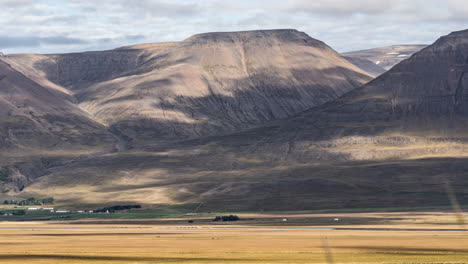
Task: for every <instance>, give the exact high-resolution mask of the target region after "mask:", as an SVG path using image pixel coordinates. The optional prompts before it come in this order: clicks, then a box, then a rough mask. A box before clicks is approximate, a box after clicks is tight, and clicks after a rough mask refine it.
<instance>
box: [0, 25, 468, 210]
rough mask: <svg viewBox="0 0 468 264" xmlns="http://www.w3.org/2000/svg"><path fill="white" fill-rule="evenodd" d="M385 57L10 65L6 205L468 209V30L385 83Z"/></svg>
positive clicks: (140, 54) (1, 92) (237, 47)
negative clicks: (33, 199)
mask: <svg viewBox="0 0 468 264" xmlns="http://www.w3.org/2000/svg"><path fill="white" fill-rule="evenodd" d="M393 49H395V47H393ZM377 51H378V50H374V53H372V54H371V55H372V56H374V57H371V56H370V55H369V54H370V53H369V52H368V51H367V53H366V52H364V53H363V52H361V53H359V52H357V53H354V54H349V53H347V54H345V55H346V57H343V56H342V55H341V54H339V53H337V52H336V51H334V50H333V49H331V48H330V47H329V46H327V45H326V44H325V43H323V42H321V41H319V40H316V39H313V38H311V37H310V36H308V35H306V34H305V33H303V32H299V31H296V30H262V31H248V32H227V33H206V34H199V35H195V36H192V37H190V38H188V39H186V40H184V41H181V42H173V43H155V44H142V45H136V46H127V47H122V48H118V49H115V50H110V51H96V52H85V53H73V54H50V55H39V54H13V55H5V56H1V57H0V166H1V167H2V174H1V175H2V177H1V179H0V180H1V181H2V188H3V194H2V195H1V196H2V197H5V199H7V198H8V197H28V196H52V197H54V198H55V199H56V200H57V201H58V202H60V203H63V204H76V203H79V204H107V203H140V204H185V203H198V204H201V205H202V206H201V207H200V210H207V211H211V210H219V209H223V210H231V211H232V210H241V211H242V210H243V211H248V210H265V211H267V210H268V211H274V210H314V209H341V208H377V207H401V206H408V207H411V206H439V205H449V203H450V202H449V200H448V198H447V193H446V192H447V190H446V186H447V185H449V186H452V188H453V189H454V191H455V193H457V197H458V198H459V199H460V201H461V202H463V201H468V193H466V191H465V190H466V186H468V177H466V175H465V174H466V173H465V172H466V170H467V169H468V163H467V157H468V155H467V154H468V151H467V133H466V131H467V128H468V127H467V125H468V122H467V121H468V75H466V74H465V73H466V72H467V71H468V31H459V32H453V33H451V34H449V35H447V36H443V37H441V38H440V39H439V40H437V41H436V42H435V43H434V44H432V45H430V46H427V47H423V46H416V47H411V49H409V47H407V46H406V49H398V52H401V53H402V54H403V53H404V54H403V55H406V56H404V57H403V56H400V57H398V56H399V55H397V54H388V53H392V52H393V53H395V51H392V52H388V49H384V50H383V51H380V52H383V53H385V54H383V55H381V56H384V55H385V56H396V58H393V57H392V58H393V59H398V60H399V61H400V62H395V63H396V65H395V64H394V65H392V66H388V65H386V67H387V68H383V67H381V66H379V64H376V61H373V60H375V58H376V56H377V55H376V53H375V52H377ZM363 54H364V55H363ZM399 54H400V53H399ZM400 55H401V54H400ZM385 56H384V57H385ZM382 61H383V59H382ZM388 61H389V59H388V58H387V60H386V62H388ZM388 63H390V62H388ZM375 76H378V77H376V78H374V77H375Z"/></svg>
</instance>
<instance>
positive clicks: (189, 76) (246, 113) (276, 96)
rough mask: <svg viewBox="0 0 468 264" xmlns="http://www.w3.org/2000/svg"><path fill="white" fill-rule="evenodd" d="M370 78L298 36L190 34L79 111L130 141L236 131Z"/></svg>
mask: <svg viewBox="0 0 468 264" xmlns="http://www.w3.org/2000/svg"><path fill="white" fill-rule="evenodd" d="M369 80H370V77H369V76H368V75H367V74H366V73H364V72H363V71H361V70H360V69H358V68H357V67H354V66H353V65H351V64H350V63H348V62H347V61H346V60H344V59H343V58H342V57H341V56H340V55H339V54H337V53H336V52H335V51H333V50H332V49H330V48H329V47H328V46H326V45H325V44H323V43H322V42H320V41H317V40H314V39H312V38H310V37H309V36H307V35H306V34H304V33H301V32H298V31H295V30H272V31H253V32H233V33H207V34H201V35H196V36H193V37H191V38H189V39H187V40H185V41H183V42H181V43H178V45H176V46H174V47H171V48H170V49H168V50H166V51H165V52H162V53H161V54H159V55H158V56H156V57H154V58H153V59H152V60H150V61H149V62H147V63H146V64H144V65H142V66H141V67H139V68H138V69H137V70H136V71H135V74H130V75H128V76H125V77H122V78H119V79H115V80H111V81H108V82H103V83H99V84H96V85H94V86H91V87H89V88H88V89H86V90H84V91H83V92H82V93H78V96H79V98H81V104H80V105H81V106H82V107H83V108H84V109H87V110H88V111H90V112H91V113H93V114H94V115H95V116H96V117H97V118H99V119H100V120H102V121H103V122H106V123H107V124H110V125H111V126H113V127H115V128H116V129H117V130H120V131H121V132H122V133H124V134H126V135H128V136H129V137H131V138H133V139H134V141H138V140H139V141H143V142H145V141H144V140H146V141H148V140H151V141H153V140H154V139H157V138H162V139H163V140H167V139H172V138H187V137H198V136H205V135H212V134H217V133H220V132H228V131H234V130H237V129H239V128H246V127H249V126H252V125H255V124H260V123H263V122H266V121H270V120H275V119H280V118H285V117H288V116H291V115H293V114H295V113H298V112H300V111H303V110H305V109H307V108H309V107H312V106H316V105H320V104H323V103H325V102H328V101H330V100H333V99H335V98H337V97H338V96H340V95H342V94H344V93H346V92H348V91H350V90H352V89H354V88H356V87H358V86H360V85H362V84H364V83H366V82H367V81H369Z"/></svg>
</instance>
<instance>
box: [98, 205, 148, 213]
mask: <svg viewBox="0 0 468 264" xmlns="http://www.w3.org/2000/svg"><path fill="white" fill-rule="evenodd" d="M134 208H136V209H138V208H141V205H139V204H136V205H114V206H110V207H104V208H101V209H97V210H95V212H96V213H107V212H109V213H115V211H123V210H129V209H134Z"/></svg>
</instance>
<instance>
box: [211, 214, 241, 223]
mask: <svg viewBox="0 0 468 264" xmlns="http://www.w3.org/2000/svg"><path fill="white" fill-rule="evenodd" d="M238 220H240V218H239V217H238V216H237V215H223V216H216V217H215V219H213V221H215V222H219V221H222V222H227V221H238Z"/></svg>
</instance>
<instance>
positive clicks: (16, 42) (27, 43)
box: [0, 36, 87, 48]
mask: <svg viewBox="0 0 468 264" xmlns="http://www.w3.org/2000/svg"><path fill="white" fill-rule="evenodd" d="M86 43H87V41H85V40H82V39H77V38H69V37H63V36H52V37H36V36H19V37H14V36H0V48H14V47H38V46H40V45H41V44H50V45H79V44H86Z"/></svg>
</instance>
